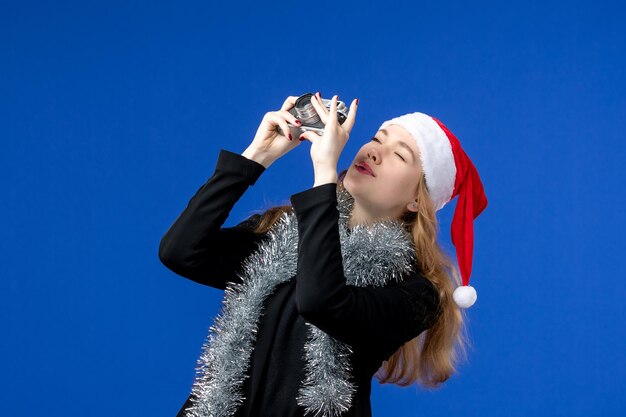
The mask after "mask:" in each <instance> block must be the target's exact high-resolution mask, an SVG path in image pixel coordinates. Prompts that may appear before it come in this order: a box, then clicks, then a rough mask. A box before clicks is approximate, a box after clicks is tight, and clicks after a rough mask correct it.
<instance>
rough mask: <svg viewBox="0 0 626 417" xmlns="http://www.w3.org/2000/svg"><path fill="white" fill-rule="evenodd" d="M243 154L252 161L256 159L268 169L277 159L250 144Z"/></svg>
mask: <svg viewBox="0 0 626 417" xmlns="http://www.w3.org/2000/svg"><path fill="white" fill-rule="evenodd" d="M241 155H242V156H245V157H246V158H248V159H250V160H251V161H255V162H257V163H259V164H261V165H263V166H264V167H265V169H267V168H268V167H269V166H270V165H272V164H273V163H274V161H275V159H274V158H273V157H271V156H269V155H268V154H267V153H266V152H262V151H260V150H259V149H257V148H256V147H253V146H248V147H247V148H246V150H245V151H243V152H242V153H241Z"/></svg>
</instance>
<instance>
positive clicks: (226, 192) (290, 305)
mask: <svg viewBox="0 0 626 417" xmlns="http://www.w3.org/2000/svg"><path fill="white" fill-rule="evenodd" d="M264 170H265V167H264V166H263V165H261V164H259V163H257V162H255V161H252V160H250V159H248V158H246V157H244V156H242V155H239V154H236V153H232V152H229V151H226V150H223V149H222V150H220V154H219V157H218V161H217V166H216V169H215V172H214V173H213V175H212V176H211V177H210V178H209V179H208V181H207V182H206V183H205V184H203V185H202V186H201V187H200V188H199V189H198V191H197V192H196V193H195V194H194V196H193V197H192V198H191V200H190V201H189V203H188V205H187V207H186V208H185V209H184V210H183V212H182V213H181V214H180V215H179V216H178V218H177V219H176V220H175V221H174V223H173V224H172V225H171V226H170V228H169V229H168V230H167V232H166V233H165V235H164V236H163V238H162V239H161V243H160V246H159V258H160V260H161V262H162V263H163V264H164V265H165V266H166V267H167V268H169V269H170V270H172V271H173V272H175V273H176V274H178V275H180V276H183V277H186V278H189V279H191V280H193V281H195V282H197V283H199V284H203V285H208V286H211V287H214V288H218V289H222V290H223V289H224V288H225V286H226V283H227V282H228V281H240V278H238V275H237V274H238V272H240V271H241V269H240V268H241V266H242V262H243V261H244V260H245V258H246V257H247V256H248V255H249V254H250V253H251V252H252V251H253V250H254V249H255V248H256V247H257V245H258V244H259V242H260V241H261V240H262V239H263V237H264V235H263V234H255V233H253V232H252V228H253V227H254V226H255V225H256V224H258V221H259V218H260V215H259V214H254V215H252V216H251V217H249V218H248V219H247V220H245V221H244V222H242V223H239V224H238V225H237V226H234V227H228V228H222V227H221V226H222V225H223V224H224V222H225V221H226V218H227V217H228V214H229V212H230V210H231V209H232V207H233V206H234V204H235V203H236V202H237V201H238V200H239V198H240V197H241V196H242V194H243V193H244V192H245V191H246V190H247V188H248V187H249V186H251V185H254V184H255V182H256V181H257V179H258V178H259V176H260V175H261V174H262V173H263V171H264ZM336 186H337V185H336V184H335V183H328V184H323V185H319V186H316V187H313V188H311V189H308V190H305V191H302V192H300V193H297V194H294V195H292V196H291V198H290V200H291V204H292V206H293V208H294V211H295V214H296V218H297V222H298V233H299V243H298V247H299V248H300V252H299V254H298V268H297V270H298V272H297V274H296V276H294V277H293V278H292V279H291V280H289V281H287V282H284V283H282V284H280V285H279V286H277V287H276V289H275V290H274V292H273V293H272V294H271V295H270V296H269V297H268V298H267V300H266V304H265V307H264V311H263V314H262V315H261V318H260V322H259V328H258V333H257V337H256V346H255V349H254V351H253V353H252V356H251V358H250V367H249V369H248V375H249V377H248V378H246V380H245V383H244V386H243V390H244V395H245V397H246V400H245V402H244V404H243V405H242V406H241V407H240V408H239V410H238V411H237V414H236V416H245V417H250V416H269V415H271V416H276V417H292V416H293V417H296V416H304V415H305V414H304V409H303V408H302V407H300V406H299V405H298V404H297V403H296V396H297V392H298V388H299V387H300V386H301V381H302V380H303V378H304V360H303V354H304V343H305V341H306V340H307V333H306V326H305V322H307V321H308V322H310V323H313V324H314V325H315V326H316V327H318V328H319V329H321V330H323V331H324V332H326V333H328V334H329V335H331V336H332V337H334V338H335V339H337V340H340V341H343V342H345V343H348V344H350V345H351V347H352V348H353V350H354V353H353V354H352V357H351V364H352V367H353V371H354V375H353V376H354V381H355V387H356V388H357V392H356V395H355V397H354V398H353V401H352V407H351V409H350V410H349V412H347V413H346V414H345V415H346V416H359V417H363V416H371V406H370V389H371V381H372V376H373V375H374V373H376V371H377V370H378V369H379V368H380V366H381V364H382V362H383V361H384V360H386V359H388V358H389V356H391V354H393V353H394V352H395V351H396V350H397V349H398V348H399V347H400V346H402V345H403V344H404V343H405V342H407V341H409V340H411V339H413V338H415V337H417V336H418V335H419V334H420V333H421V332H422V331H424V330H426V329H427V328H429V327H430V326H432V324H433V323H434V322H435V320H436V317H437V306H438V295H437V291H436V289H435V287H434V286H433V285H432V284H431V283H430V281H428V280H427V279H426V278H425V277H423V276H422V275H420V273H419V272H415V273H413V274H412V275H410V276H407V277H406V278H405V279H404V281H403V282H401V283H393V284H389V285H387V286H385V287H376V288H370V287H356V286H351V285H347V284H346V279H345V276H344V275H343V266H342V259H341V251H340V248H341V246H340V240H339V228H338V220H339V211H338V210H337V207H336V205H337V195H336ZM415 269H416V270H417V269H418V268H415ZM189 405H190V402H189V398H188V399H187V401H186V402H185V403H184V404H183V406H182V407H181V409H180V411H179V414H178V416H183V415H184V412H183V410H184V408H186V407H188V406H189Z"/></svg>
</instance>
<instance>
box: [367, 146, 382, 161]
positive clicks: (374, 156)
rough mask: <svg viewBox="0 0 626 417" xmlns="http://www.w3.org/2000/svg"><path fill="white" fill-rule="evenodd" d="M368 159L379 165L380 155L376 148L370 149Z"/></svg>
mask: <svg viewBox="0 0 626 417" xmlns="http://www.w3.org/2000/svg"><path fill="white" fill-rule="evenodd" d="M367 157H368V158H370V159H371V160H372V161H374V162H375V163H378V162H379V161H380V155H379V154H378V151H377V150H376V149H375V148H370V149H369V150H368V151H367Z"/></svg>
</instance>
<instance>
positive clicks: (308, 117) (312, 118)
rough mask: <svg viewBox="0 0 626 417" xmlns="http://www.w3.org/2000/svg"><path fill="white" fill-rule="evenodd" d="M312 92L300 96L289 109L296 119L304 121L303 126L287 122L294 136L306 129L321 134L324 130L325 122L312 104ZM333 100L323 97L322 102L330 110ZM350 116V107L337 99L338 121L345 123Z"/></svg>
mask: <svg viewBox="0 0 626 417" xmlns="http://www.w3.org/2000/svg"><path fill="white" fill-rule="evenodd" d="M311 97H313V94H312V93H306V94H303V95H301V96H300V97H298V99H297V100H296V102H295V104H294V106H293V107H292V108H291V109H290V110H289V113H291V114H293V115H294V116H295V117H296V119H298V120H300V122H302V126H294V125H292V124H291V123H287V125H288V126H289V130H290V131H291V134H292V135H293V137H294V138H297V137H299V136H300V135H301V134H302V133H304V132H306V131H309V130H311V131H313V132H316V133H317V134H319V135H321V134H322V133H323V132H324V122H322V119H320V116H319V114H317V111H316V110H315V107H313V104H311ZM331 102H332V100H327V99H324V98H323V99H322V104H323V105H324V107H326V110H328V111H330V106H331ZM347 117H348V108H347V107H346V105H345V103H344V102H343V101H339V100H337V121H338V122H339V124H343V122H345V121H346V118H347Z"/></svg>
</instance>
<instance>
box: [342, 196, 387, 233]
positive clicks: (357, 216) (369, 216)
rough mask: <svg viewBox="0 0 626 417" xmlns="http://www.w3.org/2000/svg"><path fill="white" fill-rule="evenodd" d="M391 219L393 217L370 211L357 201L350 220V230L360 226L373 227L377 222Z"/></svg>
mask: <svg viewBox="0 0 626 417" xmlns="http://www.w3.org/2000/svg"><path fill="white" fill-rule="evenodd" d="M390 217H392V216H389V215H387V214H382V213H378V212H374V211H371V210H368V209H367V208H366V207H363V206H362V205H360V204H359V203H358V202H357V201H356V200H355V201H354V204H353V206H352V212H351V214H350V218H349V220H348V228H350V229H352V228H353V227H354V226H356V225H358V224H360V225H365V226H371V225H372V224H374V223H375V222H377V221H380V220H383V219H389V218H390Z"/></svg>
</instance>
